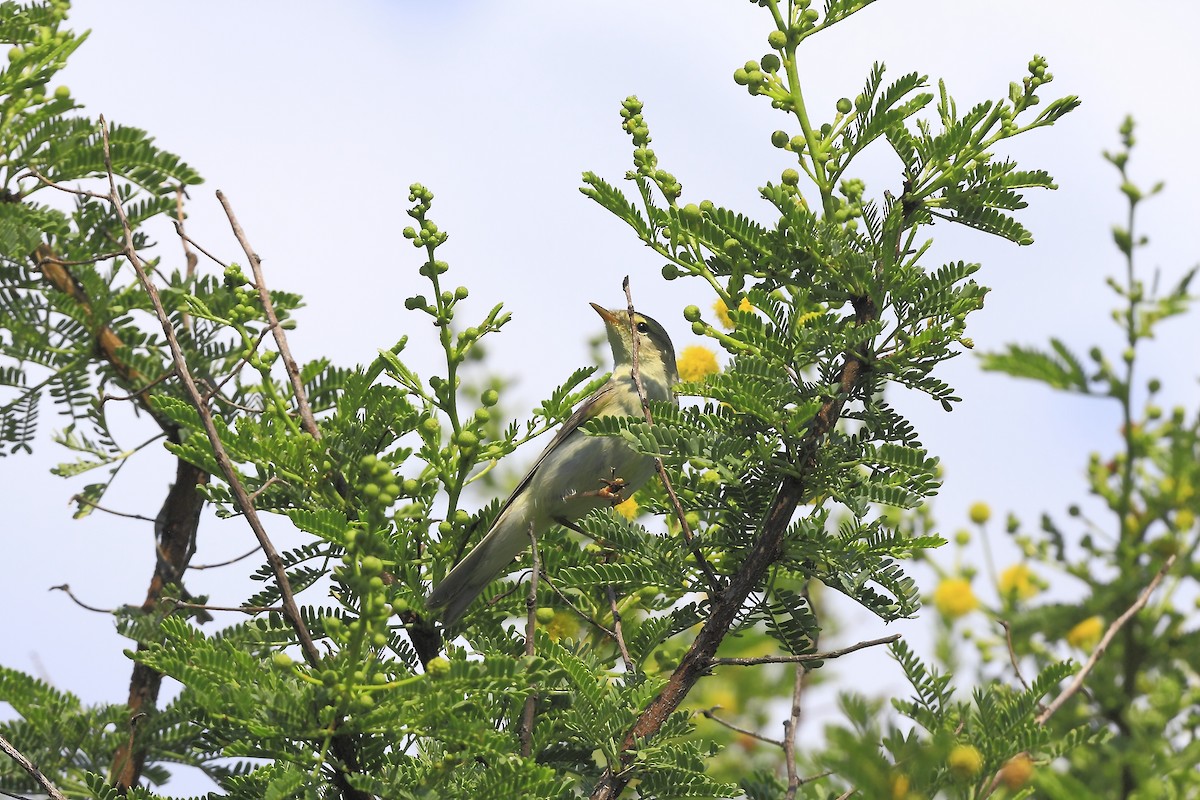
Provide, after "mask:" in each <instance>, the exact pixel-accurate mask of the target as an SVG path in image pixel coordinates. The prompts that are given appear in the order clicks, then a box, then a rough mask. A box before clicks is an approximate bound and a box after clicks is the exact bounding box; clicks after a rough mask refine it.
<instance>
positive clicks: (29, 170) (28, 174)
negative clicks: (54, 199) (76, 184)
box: [17, 166, 109, 200]
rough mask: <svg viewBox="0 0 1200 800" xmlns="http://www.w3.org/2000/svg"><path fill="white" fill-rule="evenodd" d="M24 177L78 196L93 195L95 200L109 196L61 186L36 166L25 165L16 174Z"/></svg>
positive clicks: (21, 178) (18, 178)
mask: <svg viewBox="0 0 1200 800" xmlns="http://www.w3.org/2000/svg"><path fill="white" fill-rule="evenodd" d="M25 178H37V179H38V180H39V181H41V182H42V183H44V184H45V185H47V186H51V187H53V188H55V189H58V190H59V191H60V192H66V193H67V194H73V195H78V196H80V197H94V198H95V199H97V200H107V199H108V198H109V196H108V195H106V194H100V193H99V192H90V191H88V190H87V189H72V188H71V187H70V186H63V185H62V184H61V183H59V182H58V181H52V180H50V179H49V178H47V177H46V176H45V175H43V174H42V173H40V172H38V170H37V167H28V166H27V167H25V172H23V173H21V174H20V175H18V176H17V180H24V179H25Z"/></svg>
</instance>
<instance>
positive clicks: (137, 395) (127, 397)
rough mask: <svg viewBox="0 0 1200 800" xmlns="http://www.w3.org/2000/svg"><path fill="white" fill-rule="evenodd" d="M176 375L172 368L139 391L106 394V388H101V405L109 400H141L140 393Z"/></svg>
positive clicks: (114, 401) (118, 401)
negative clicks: (124, 393) (123, 393)
mask: <svg viewBox="0 0 1200 800" xmlns="http://www.w3.org/2000/svg"><path fill="white" fill-rule="evenodd" d="M174 377H175V370H171V371H170V372H164V373H163V374H162V375H159V376H158V377H157V378H155V379H154V380H152V381H150V382H149V383H147V384H146V385H145V386H143V387H142V388H140V389H138V390H137V391H134V392H130V393H129V394H126V395H120V394H105V393H104V390H103V389H101V390H100V405H102V406H103V405H104V404H105V403H109V402H113V403H124V402H125V401H127V400H140V399H141V397H140V395H143V394H145V393H146V392H147V391H148V390H150V389H153V388H154V387H155V386H158V385H159V384H160V383H162V382H163V381H165V380H169V379H171V378H174Z"/></svg>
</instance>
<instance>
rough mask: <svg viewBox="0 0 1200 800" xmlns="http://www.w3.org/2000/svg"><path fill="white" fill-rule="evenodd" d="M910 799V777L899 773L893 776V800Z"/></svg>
mask: <svg viewBox="0 0 1200 800" xmlns="http://www.w3.org/2000/svg"><path fill="white" fill-rule="evenodd" d="M907 797H908V776H907V775H905V774H904V773H903V772H897V773H896V774H895V775H893V776H892V800H905V798H907Z"/></svg>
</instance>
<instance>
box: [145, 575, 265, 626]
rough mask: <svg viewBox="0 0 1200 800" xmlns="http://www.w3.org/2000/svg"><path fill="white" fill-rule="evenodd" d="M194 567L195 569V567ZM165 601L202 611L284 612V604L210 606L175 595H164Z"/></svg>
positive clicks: (177, 606)
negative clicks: (181, 598)
mask: <svg viewBox="0 0 1200 800" xmlns="http://www.w3.org/2000/svg"><path fill="white" fill-rule="evenodd" d="M192 569H195V567H193V568H192ZM163 602H166V603H170V604H171V607H172V608H193V609H198V610H200V611H230V612H233V613H235V614H254V615H257V614H282V613H283V607H282V606H210V605H206V604H205V603H188V602H185V601H183V600H180V599H178V598H175V597H164V598H163Z"/></svg>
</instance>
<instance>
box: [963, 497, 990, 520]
mask: <svg viewBox="0 0 1200 800" xmlns="http://www.w3.org/2000/svg"><path fill="white" fill-rule="evenodd" d="M967 516H968V517H970V518H971V522H974V523H975V524H976V525H982V524H983V523H985V522H987V521H988V520H989V519H991V518H992V507H991V506H989V505H988V504H987V503H984V502H983V501H980V502H978V503H972V504H971V507H970V508H969V509H967Z"/></svg>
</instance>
